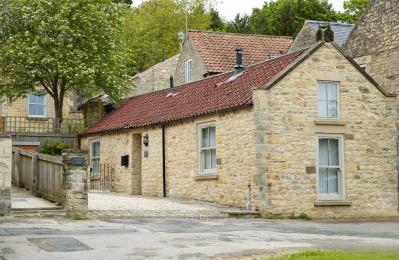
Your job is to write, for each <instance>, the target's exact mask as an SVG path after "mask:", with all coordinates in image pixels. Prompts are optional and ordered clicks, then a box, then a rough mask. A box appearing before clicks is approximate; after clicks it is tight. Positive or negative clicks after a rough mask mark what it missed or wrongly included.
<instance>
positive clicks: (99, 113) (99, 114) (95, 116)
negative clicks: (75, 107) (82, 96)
mask: <svg viewBox="0 0 399 260" xmlns="http://www.w3.org/2000/svg"><path fill="white" fill-rule="evenodd" d="M83 113H84V118H85V125H87V126H92V125H93V124H94V123H95V122H97V121H98V120H100V119H101V118H103V116H104V105H103V102H102V101H101V99H93V100H89V101H87V102H86V104H85V105H84V107H83Z"/></svg>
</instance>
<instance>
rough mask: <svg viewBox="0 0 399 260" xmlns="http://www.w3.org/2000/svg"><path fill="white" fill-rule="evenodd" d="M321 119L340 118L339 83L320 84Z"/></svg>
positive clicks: (319, 103) (319, 105) (319, 107)
mask: <svg viewBox="0 0 399 260" xmlns="http://www.w3.org/2000/svg"><path fill="white" fill-rule="evenodd" d="M318 109H319V118H322V119H338V118H339V88H338V83H337V82H319V83H318Z"/></svg>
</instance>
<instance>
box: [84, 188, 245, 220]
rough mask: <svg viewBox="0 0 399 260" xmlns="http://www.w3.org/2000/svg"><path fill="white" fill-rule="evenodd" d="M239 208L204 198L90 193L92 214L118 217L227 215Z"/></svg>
mask: <svg viewBox="0 0 399 260" xmlns="http://www.w3.org/2000/svg"><path fill="white" fill-rule="evenodd" d="M226 210H238V209H234V208H230V207H225V206H220V205H217V204H212V203H204V202H200V201H192V200H183V199H173V198H158V197H143V196H131V195H125V194H119V193H110V192H90V193H89V216H91V217H93V218H109V217H111V218H114V217H122V218H123V217H165V216H169V217H213V218H216V217H227V216H228V214H227V213H225V211H226Z"/></svg>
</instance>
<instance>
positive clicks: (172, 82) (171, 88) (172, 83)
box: [169, 76, 175, 93]
mask: <svg viewBox="0 0 399 260" xmlns="http://www.w3.org/2000/svg"><path fill="white" fill-rule="evenodd" d="M174 91H175V84H174V80H173V76H170V78H169V93H173V92H174Z"/></svg>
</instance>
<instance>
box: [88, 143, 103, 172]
mask: <svg viewBox="0 0 399 260" xmlns="http://www.w3.org/2000/svg"><path fill="white" fill-rule="evenodd" d="M96 143H98V144H99V152H98V156H94V155H93V152H94V149H93V145H94V144H96ZM95 159H97V160H98V173H97V174H96V173H95V172H94V163H93V161H94V160H95ZM90 165H91V168H92V171H93V172H92V173H93V176H94V177H98V176H100V173H101V169H100V165H101V142H100V140H92V141H90Z"/></svg>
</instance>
